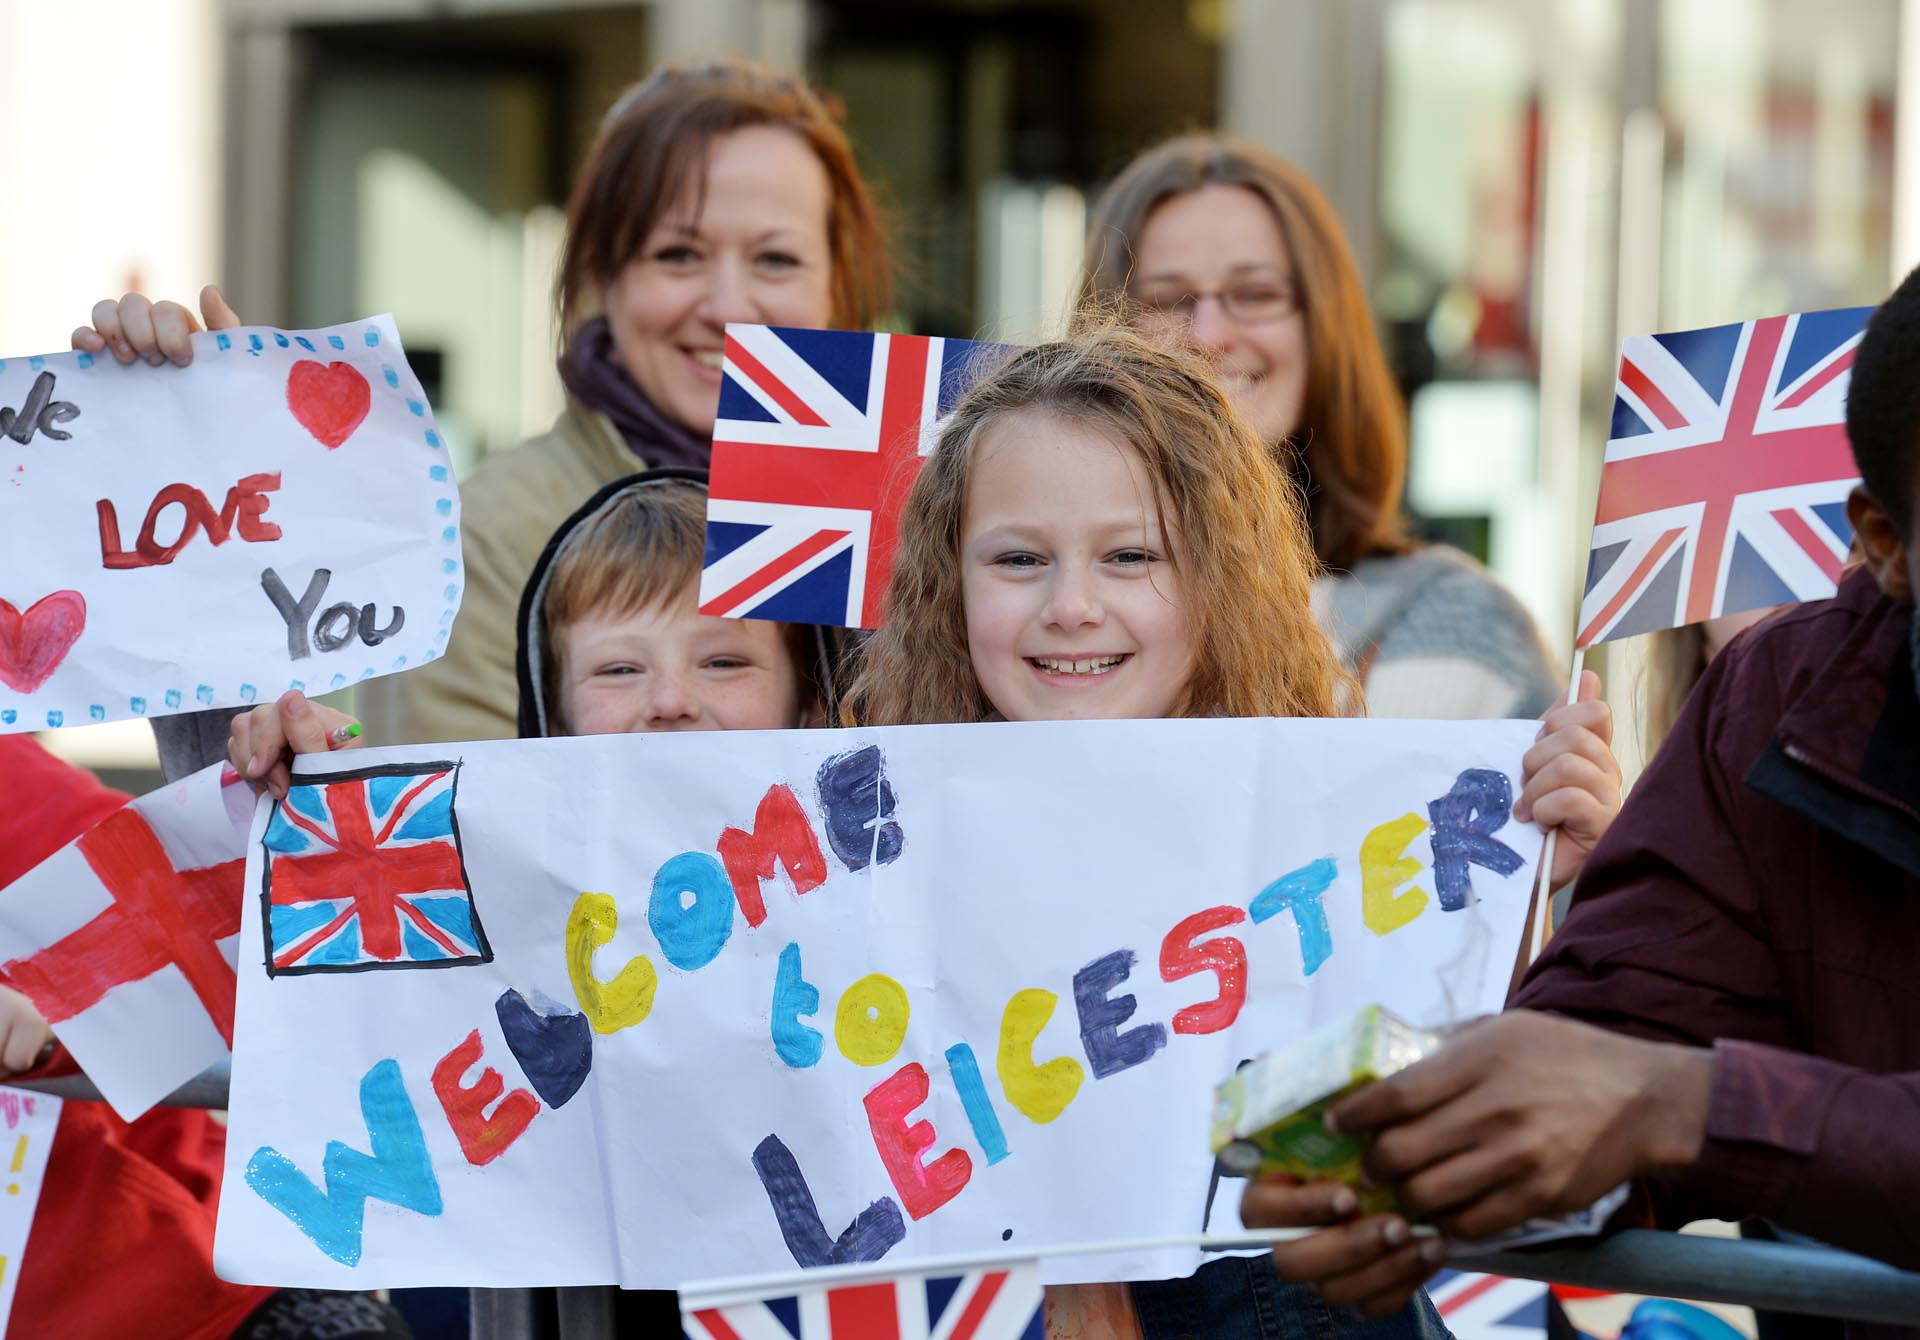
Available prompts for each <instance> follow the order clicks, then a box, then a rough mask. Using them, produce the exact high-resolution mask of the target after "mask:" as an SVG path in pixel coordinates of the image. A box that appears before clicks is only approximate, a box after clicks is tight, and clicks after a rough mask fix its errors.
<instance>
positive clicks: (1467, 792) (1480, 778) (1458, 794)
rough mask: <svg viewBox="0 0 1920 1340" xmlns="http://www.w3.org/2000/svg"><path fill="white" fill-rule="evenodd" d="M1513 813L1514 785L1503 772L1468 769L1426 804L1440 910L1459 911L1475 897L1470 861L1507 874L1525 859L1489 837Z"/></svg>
mask: <svg viewBox="0 0 1920 1340" xmlns="http://www.w3.org/2000/svg"><path fill="white" fill-rule="evenodd" d="M1512 813H1513V788H1512V786H1510V785H1509V784H1508V782H1507V775H1506V774H1505V773H1504V772H1495V771H1494V770H1493V769H1491V768H1468V769H1467V770H1466V771H1465V772H1463V773H1461V774H1460V776H1459V777H1458V778H1457V779H1455V781H1454V783H1453V790H1451V791H1449V792H1447V794H1446V795H1444V796H1442V797H1440V799H1438V800H1436V801H1434V802H1433V803H1432V804H1430V805H1428V806H1427V817H1428V818H1429V819H1431V820H1433V832H1432V833H1430V834H1429V835H1428V838H1427V840H1428V841H1429V842H1431V843H1432V844H1433V884H1434V888H1435V890H1436V891H1437V892H1438V893H1439V895H1440V910H1441V911H1442V912H1458V911H1459V910H1460V909H1461V908H1463V907H1465V906H1466V905H1467V904H1468V903H1470V902H1472V901H1473V878H1472V876H1471V874H1470V873H1469V872H1468V869H1467V867H1468V866H1470V865H1481V866H1485V867H1486V868H1487V869H1489V870H1491V871H1493V872H1494V873H1495V874H1497V875H1511V874H1512V873H1513V872H1514V871H1516V870H1518V869H1519V868H1520V867H1521V865H1522V864H1523V862H1522V861H1521V860H1520V853H1519V852H1517V851H1515V850H1514V849H1513V848H1512V847H1509V846H1508V845H1507V844H1506V843H1504V842H1502V841H1500V839H1499V838H1496V837H1494V836H1492V834H1494V833H1496V832H1498V831H1499V830H1500V828H1501V827H1502V826H1503V825H1504V824H1505V823H1506V822H1507V819H1508V817H1509V816H1510V815H1511V814H1512Z"/></svg>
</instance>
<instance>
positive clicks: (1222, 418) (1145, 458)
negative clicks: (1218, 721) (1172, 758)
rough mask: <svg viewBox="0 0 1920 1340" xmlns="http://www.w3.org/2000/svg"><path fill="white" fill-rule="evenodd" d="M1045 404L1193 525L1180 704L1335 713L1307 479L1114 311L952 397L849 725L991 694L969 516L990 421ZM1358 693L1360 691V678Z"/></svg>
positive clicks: (1181, 360) (970, 712)
mask: <svg viewBox="0 0 1920 1340" xmlns="http://www.w3.org/2000/svg"><path fill="white" fill-rule="evenodd" d="M1022 411H1035V412H1039V413H1044V414H1052V415H1056V416H1058V417H1060V418H1062V419H1068V420H1073V421H1076V422H1081V423H1089V424H1092V425H1094V426H1096V427H1098V428H1099V429H1100V431H1101V432H1102V433H1104V434H1105V435H1106V436H1107V437H1109V438H1111V439H1112V440H1113V441H1114V442H1115V443H1118V444H1124V445H1125V446H1127V447H1130V448H1132V450H1133V451H1134V452H1135V453H1137V454H1138V456H1139V458H1140V460H1141V462H1142V464H1143V465H1144V466H1145V468H1146V474H1147V477H1148V478H1149V479H1150V480H1151V481H1152V484H1153V503H1154V507H1155V509H1156V511H1157V512H1158V513H1159V515H1160V516H1162V517H1164V518H1169V519H1171V520H1172V521H1173V522H1174V523H1175V526H1177V528H1178V531H1179V533H1180V537H1181V538H1180V543H1179V546H1178V548H1177V549H1176V550H1175V551H1174V552H1173V553H1171V554H1170V555H1169V558H1170V561H1171V562H1172V563H1173V565H1174V570H1175V571H1176V572H1177V573H1178V574H1179V576H1180V589H1181V592H1182V598H1183V600H1184V601H1185V603H1186V605H1187V609H1186V615H1187V624H1188V627H1189V629H1190V630H1191V633H1192V637H1193V644H1194V659H1193V671H1192V675H1191V677H1190V678H1189V680H1188V682H1187V685H1186V690H1185V692H1184V693H1183V694H1182V696H1181V699H1180V702H1179V705H1178V706H1177V707H1176V709H1175V711H1174V715H1176V716H1211V715H1218V714H1224V715H1227V716H1333V715H1336V713H1337V702H1338V696H1337V695H1339V694H1340V693H1342V692H1343V691H1350V690H1352V682H1351V680H1350V679H1349V678H1348V677H1347V675H1346V674H1345V672H1344V671H1342V670H1341V669H1340V668H1339V665H1338V663H1337V662H1336V660H1335V658H1334V655H1333V651H1332V649H1331V648H1330V647H1329V645H1328V643H1327V639H1326V636H1325V635H1324V634H1323V633H1322V632H1321V631H1320V628H1319V626H1318V624H1316V623H1315V621H1314V617H1313V611H1312V609H1311V607H1310V604H1309V591H1310V588H1311V583H1312V577H1313V572H1314V563H1313V546H1312V542H1311V541H1310V539H1309V537H1308V531H1307V523H1306V514H1305V511H1304V509H1303V508H1302V506H1301V503H1300V497H1299V491H1298V489H1297V488H1296V487H1295V486H1294V485H1293V484H1292V483H1291V482H1290V481H1289V480H1288V479H1287V478H1286V477H1285V476H1284V475H1283V474H1281V472H1280V471H1279V470H1277V469H1276V468H1275V467H1274V465H1273V462H1272V461H1271V459H1270V458H1269V457H1268V454H1267V451H1266V448H1265V446H1264V445H1263V444H1262V443H1261V442H1260V441H1259V440H1258V439H1256V438H1255V437H1254V435H1253V433H1252V432H1251V430H1249V429H1248V428H1247V427H1246V425H1245V424H1244V423H1243V422H1242V421H1241V420H1240V418H1239V416H1238V415H1236V414H1235V413H1234V411H1233V409H1232V407H1231V406H1230V405H1229V404H1228V402H1227V398H1226V394H1225V393H1224V392H1223V391H1222V390H1221V389H1220V388H1219V386H1218V385H1216V384H1215V382H1214V381H1213V380H1212V378H1211V377H1209V376H1208V375H1207V372H1206V370H1205V368H1204V367H1203V366H1202V365H1201V364H1200V363H1199V362H1198V361H1197V360H1196V359H1194V358H1193V357H1191V356H1190V355H1188V354H1185V353H1182V352H1176V351H1173V350H1169V349H1165V348H1161V347H1158V346H1156V345H1154V344H1152V343H1150V342H1149V341H1148V340H1147V339H1145V338H1144V337H1143V336H1141V335H1139V334H1138V333H1135V332H1133V331H1130V330H1127V329H1126V328H1124V327H1122V326H1120V325H1118V324H1117V323H1115V322H1114V321H1112V320H1111V319H1107V320H1102V321H1098V322H1096V323H1093V324H1091V325H1090V326H1089V327H1087V328H1083V330H1082V331H1081V332H1080V333H1079V334H1077V335H1076V336H1074V337H1073V338H1070V339H1067V340H1063V341H1059V342H1056V343H1051V344H1042V345H1038V346H1036V347H1034V348H1030V349H1026V350H1023V351H1021V352H1019V353H1016V354H1014V355H1013V356H1012V357H1011V358H1009V359H1008V360H1007V361H1006V362H1005V363H1004V364H1003V365H1001V366H1000V367H999V368H998V369H996V370H993V371H990V372H988V373H986V374H985V375H984V376H982V377H980V379H979V380H978V381H977V382H976V383H975V384H974V386H973V388H972V389H971V390H969V391H968V392H967V394H966V396H965V397H964V398H963V399H962V400H961V402H960V404H959V405H958V406H956V407H955V409H954V411H953V414H952V417H951V418H950V419H949V420H948V422H947V426H946V428H945V430H944V431H943V432H942V433H941V436H940V444H939V446H938V447H937V448H936V449H935V451H934V453H933V455H932V456H931V457H930V458H929V459H928V460H927V462H926V464H925V465H924V466H923V467H922V469H921V471H920V475H919V477H918V478H917V479H916V480H915V481H914V485H913V490H912V492H911V493H910V494H909V495H908V498H907V504H906V508H905V511H904V513H903V515H902V517H901V522H900V542H899V546H900V547H899V549H898V550H897V551H896V553H895V557H894V562H893V573H892V580H891V581H890V582H889V583H888V586H887V595H886V602H885V606H884V610H885V615H886V620H885V623H884V625H883V626H882V627H881V629H880V631H879V632H878V633H876V634H875V635H874V637H873V639H872V641H871V642H870V643H869V644H868V647H867V649H866V653H865V656H864V663H863V664H862V666H861V667H860V670H859V673H858V678H857V679H856V680H855V682H854V685H853V688H852V689H851V690H850V691H849V694H848V699H847V702H846V704H845V706H844V707H843V709H842V712H841V720H842V721H843V723H845V724H849V725H851V724H854V723H855V722H856V721H857V722H861V723H866V724H872V725H901V724H924V723H935V722H965V721H980V720H984V719H986V718H987V717H988V716H989V715H991V713H992V711H993V707H992V704H991V703H989V702H988V701H987V698H986V695H985V693H984V692H983V691H982V690H981V687H980V682H979V679H978V678H977V677H976V676H975V674H974V670H973V660H972V656H971V654H970V653H969V650H968V643H967V626H966V613H965V610H964V608H963V606H962V600H961V587H960V566H961V565H960V541H961V527H962V524H963V517H964V513H965V510H966V502H967V491H968V480H969V477H970V473H971V466H972V461H973V455H974V450H975V448H976V446H977V445H978V443H979V441H980V436H981V433H982V432H983V430H984V429H985V428H986V427H987V426H988V425H989V424H991V423H993V422H994V421H996V420H998V419H1000V418H1003V417H1005V416H1006V415H1009V414H1015V413H1020V412H1022ZM1353 696H1354V700H1355V701H1357V699H1358V694H1357V691H1355V692H1354V694H1353Z"/></svg>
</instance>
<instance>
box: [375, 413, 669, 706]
mask: <svg viewBox="0 0 1920 1340" xmlns="http://www.w3.org/2000/svg"><path fill="white" fill-rule="evenodd" d="M642 468H644V466H643V463H642V462H641V461H640V460H638V459H637V458H636V457H635V456H634V454H633V452H631V451H630V450H628V449H627V445H626V443H625V442H623V441H622V440H621V438H620V434H619V433H618V432H617V431H616V430H615V429H614V426H613V424H612V423H611V422H610V421H609V420H608V419H607V418H606V416H605V415H602V414H599V413H596V412H595V411H593V410H590V409H587V408H586V407H585V406H583V405H581V404H579V403H578V402H576V401H573V400H571V399H569V401H568V403H567V408H566V410H565V412H563V413H562V414H561V415H560V417H559V418H558V419H557V420H555V422H554V425H553V427H552V428H551V429H550V430H548V431H547V432H546V433H545V434H544V435H543V436H540V437H536V438H532V439H530V440H529V441H526V442H523V443H521V444H520V445H519V446H517V447H515V448H513V449H512V450H510V451H503V452H498V453H495V454H494V455H491V456H489V457H487V458H486V459H485V460H484V461H482V462H481V463H480V467H479V468H478V469H477V470H475V471H474V472H473V473H472V474H471V475H469V476H468V477H467V478H466V479H464V480H462V481H461V484H460V545H461V550H462V555H463V558H464V560H465V563H466V589H465V590H464V591H463V592H462V593H461V596H460V613H459V616H458V617H457V618H456V619H455V620H454V625H453V634H452V637H451V639H450V640H449V641H448V644H447V649H446V651H445V653H444V654H443V655H442V656H441V657H440V658H439V659H438V660H436V661H434V662H433V663H432V664H431V665H424V666H421V667H419V668H417V669H413V670H409V671H407V672H406V673H405V674H401V675H388V676H386V677H385V678H382V679H376V680H371V681H369V682H367V683H365V684H362V685H361V686H360V696H359V700H358V711H359V715H360V719H361V720H362V721H363V722H365V723H366V727H367V737H368V739H369V740H370V741H371V742H373V743H375V744H428V743H433V744H438V743H443V742H446V741H450V740H503V739H511V738H512V737H513V735H514V734H515V712H516V707H517V705H518V701H519V686H518V683H517V682H516V680H515V678H514V668H513V667H514V639H515V637H516V636H517V633H516V628H517V623H516V616H517V615H518V613H519V609H520V590H521V588H522V587H523V586H524V585H525V584H526V580H527V575H528V574H529V573H530V572H532V571H533V565H534V561H535V560H536V559H538V558H539V557H540V551H541V550H542V549H543V548H545V547H546V543H547V540H548V539H549V538H550V537H551V536H552V535H553V532H554V531H556V530H558V529H559V528H560V523H561V522H562V521H565V520H566V519H567V517H568V516H570V515H571V514H572V513H573V511H574V509H575V508H577V507H579V506H580V504H581V503H583V502H585V501H586V500H587V499H588V498H589V497H591V496H592V495H593V493H594V491H595V490H596V489H598V488H600V487H601V486H602V485H604V484H608V483H611V482H612V481H613V480H616V479H619V478H620V477H621V476H622V475H630V474H632V473H633V472H634V471H636V470H639V469H642Z"/></svg>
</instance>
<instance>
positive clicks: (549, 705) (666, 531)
mask: <svg viewBox="0 0 1920 1340" xmlns="http://www.w3.org/2000/svg"><path fill="white" fill-rule="evenodd" d="M706 534H707V490H706V488H705V486H704V485H702V484H700V483H699V482H697V481H696V480H694V479H675V478H664V479H649V480H645V481H643V482H640V483H637V484H631V485H628V486H627V488H626V489H625V490H624V491H623V492H621V493H620V494H618V495H617V496H616V497H614V498H613V499H612V500H611V501H609V502H608V503H606V504H605V505H604V506H603V507H601V508H600V510H599V511H597V512H595V513H594V514H593V515H592V516H590V517H588V518H587V519H586V520H584V521H582V522H581V523H580V524H579V525H578V526H576V527H575V528H574V529H573V531H572V532H570V533H569V534H568V536H567V538H566V540H565V541H564V542H563V544H562V546H561V548H560V551H559V552H558V553H557V554H555V555H554V559H553V565H552V567H551V568H550V569H549V570H548V573H547V578H546V587H545V590H543V591H542V592H541V593H540V630H541V631H540V686H541V688H540V692H541V698H542V700H543V704H544V707H545V710H546V719H547V721H548V722H551V723H552V724H553V727H554V730H555V731H556V732H557V733H560V734H566V733H569V732H570V731H571V730H572V727H571V726H570V725H569V724H568V722H567V720H566V716H565V714H564V713H563V712H562V711H561V708H560V700H561V692H560V679H561V670H562V666H561V640H562V639H561V634H562V633H563V632H564V631H565V630H566V629H567V628H569V627H571V626H572V625H573V624H576V623H578V622H579V621H580V620H582V619H588V618H594V617H601V618H614V619H618V618H630V617H632V616H635V615H638V614H641V613H644V612H645V611H647V610H650V609H654V608H656V607H658V606H662V605H665V604H667V603H668V602H669V601H672V600H675V599H677V598H679V597H680V596H681V595H682V594H683V593H684V592H686V591H688V590H689V589H690V588H692V587H694V586H696V585H697V584H698V582H699V580H700V566H701V560H702V556H703V555H704V553H705V550H706ZM781 631H782V633H783V634H784V635H785V636H784V639H783V641H784V643H785V645H786V648H787V654H788V656H789V657H790V658H791V659H792V661H793V669H794V674H795V676H796V677H797V680H798V684H799V694H800V702H801V703H802V705H803V706H804V705H807V704H818V703H824V702H825V701H826V700H825V697H824V693H825V688H826V685H825V683H824V677H823V676H822V675H821V673H820V670H819V665H818V661H819V657H818V655H817V654H816V650H815V647H814V641H815V638H816V636H817V635H816V633H815V630H814V629H813V627H812V626H811V625H809V624H783V625H782V626H781Z"/></svg>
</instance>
